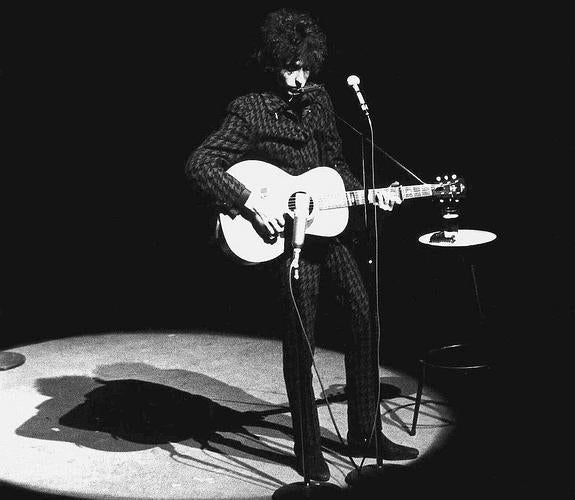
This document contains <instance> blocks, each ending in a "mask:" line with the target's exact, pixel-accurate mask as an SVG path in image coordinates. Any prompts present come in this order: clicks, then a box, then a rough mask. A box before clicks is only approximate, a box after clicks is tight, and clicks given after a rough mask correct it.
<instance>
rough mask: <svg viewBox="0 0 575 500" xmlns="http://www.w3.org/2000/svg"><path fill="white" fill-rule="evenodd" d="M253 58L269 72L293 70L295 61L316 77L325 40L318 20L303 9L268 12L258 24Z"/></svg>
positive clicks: (324, 47)
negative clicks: (257, 40) (259, 24)
mask: <svg viewBox="0 0 575 500" xmlns="http://www.w3.org/2000/svg"><path fill="white" fill-rule="evenodd" d="M260 37H261V38H260V48H259V49H258V50H257V52H256V59H257V61H258V63H259V64H260V66H261V67H262V68H263V69H264V70H265V71H266V72H270V73H275V72H277V71H279V70H280V69H292V68H293V69H295V68H296V66H297V65H296V62H300V63H301V65H302V66H303V67H304V68H305V69H308V70H309V72H310V74H311V75H312V76H316V75H317V74H318V73H319V71H320V70H321V68H322V65H323V63H324V61H325V59H326V57H327V40H326V36H325V34H324V32H323V31H322V29H321V28H320V27H319V25H318V23H317V22H316V21H315V19H314V18H313V17H312V16H311V14H310V13H308V12H305V11H298V10H294V9H287V8H282V9H279V10H276V11H273V12H270V13H268V14H267V15H266V17H265V18H264V21H263V23H262V24H261V26H260Z"/></svg>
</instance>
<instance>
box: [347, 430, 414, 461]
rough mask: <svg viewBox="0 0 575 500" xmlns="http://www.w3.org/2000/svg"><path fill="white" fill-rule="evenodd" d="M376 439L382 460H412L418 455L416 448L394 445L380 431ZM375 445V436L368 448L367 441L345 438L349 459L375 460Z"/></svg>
mask: <svg viewBox="0 0 575 500" xmlns="http://www.w3.org/2000/svg"><path fill="white" fill-rule="evenodd" d="M377 439H378V442H377V444H378V446H379V451H380V457H381V458H383V459H384V460H413V459H414V458H417V456H418V455H419V451H418V450H417V449H416V448H411V447H409V446H403V445H401V444H397V443H394V442H393V441H391V440H390V439H388V438H387V437H385V436H384V435H383V433H382V432H381V431H380V432H379V434H378V435H377ZM375 444H376V443H375V435H374V436H373V437H372V439H371V442H370V444H369V447H368V446H366V445H367V439H354V438H353V437H350V436H349V435H348V438H347V447H348V453H349V456H350V457H368V458H377V454H376V449H375Z"/></svg>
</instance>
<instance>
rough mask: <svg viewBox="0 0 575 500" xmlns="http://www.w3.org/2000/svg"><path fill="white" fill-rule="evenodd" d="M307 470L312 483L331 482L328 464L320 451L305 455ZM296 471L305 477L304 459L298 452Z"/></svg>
mask: <svg viewBox="0 0 575 500" xmlns="http://www.w3.org/2000/svg"><path fill="white" fill-rule="evenodd" d="M304 458H305V468H306V470H307V473H308V477H309V479H310V480H312V481H329V478H330V473H329V467H328V466H327V462H326V461H325V459H324V458H323V455H322V453H321V450H320V451H317V452H314V453H306V454H305V457H304ZM296 471H297V472H298V473H299V474H301V475H302V476H304V477H305V475H304V471H303V464H302V457H301V455H300V454H299V453H297V452H296Z"/></svg>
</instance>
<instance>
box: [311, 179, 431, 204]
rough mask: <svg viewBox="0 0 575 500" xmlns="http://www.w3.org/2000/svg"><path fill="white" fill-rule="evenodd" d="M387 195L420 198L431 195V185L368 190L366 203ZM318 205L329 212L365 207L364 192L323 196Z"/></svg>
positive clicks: (405, 198)
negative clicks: (378, 195)
mask: <svg viewBox="0 0 575 500" xmlns="http://www.w3.org/2000/svg"><path fill="white" fill-rule="evenodd" d="M382 192H383V193H387V194H389V195H392V194H393V193H397V194H400V196H401V198H402V199H404V200H407V199H410V198H422V197H425V196H432V195H433V185H432V184H416V185H414V186H398V187H387V188H379V189H369V190H368V193H367V196H368V202H369V203H374V201H375V193H382ZM320 205H321V208H322V210H329V209H330V208H345V207H355V206H359V205H365V191H364V190H363V189H359V190H357V191H346V192H345V193H334V194H329V195H324V196H322V197H321V199H320Z"/></svg>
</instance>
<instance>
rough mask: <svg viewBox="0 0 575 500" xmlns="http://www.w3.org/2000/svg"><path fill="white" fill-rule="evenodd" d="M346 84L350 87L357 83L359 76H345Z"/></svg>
mask: <svg viewBox="0 0 575 500" xmlns="http://www.w3.org/2000/svg"><path fill="white" fill-rule="evenodd" d="M347 84H348V85H349V86H351V87H352V86H354V85H359V76H356V75H349V76H348V77H347Z"/></svg>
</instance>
